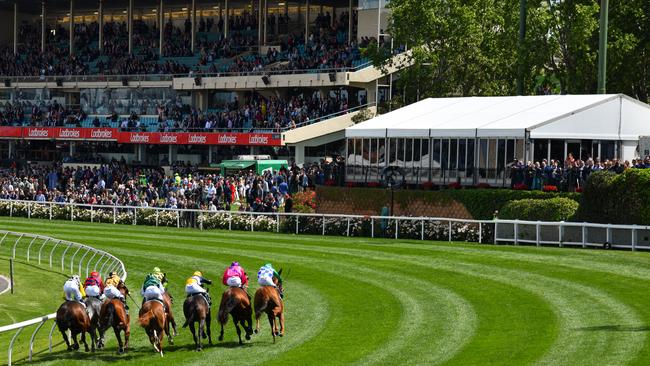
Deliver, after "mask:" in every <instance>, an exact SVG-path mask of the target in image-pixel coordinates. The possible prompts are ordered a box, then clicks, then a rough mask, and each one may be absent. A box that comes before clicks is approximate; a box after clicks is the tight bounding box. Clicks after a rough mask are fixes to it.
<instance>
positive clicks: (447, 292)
mask: <svg viewBox="0 0 650 366" xmlns="http://www.w3.org/2000/svg"><path fill="white" fill-rule="evenodd" d="M0 228H2V229H9V230H14V231H20V232H30V233H37V234H44V235H49V236H53V237H56V238H61V239H66V240H71V241H76V242H80V243H84V244H89V245H92V246H94V247H97V248H101V249H105V250H107V251H109V252H111V253H112V254H114V255H116V256H117V257H118V258H120V259H122V260H123V261H124V263H125V265H126V268H127V270H128V280H127V285H128V286H129V287H130V288H131V290H132V293H134V297H135V298H136V300H137V301H139V300H140V296H139V291H138V289H139V287H140V285H141V281H142V278H143V276H144V275H145V274H146V273H148V272H149V271H151V269H152V268H153V267H154V266H159V267H161V268H162V269H163V271H165V272H167V274H168V276H169V278H170V284H169V287H168V289H169V291H170V292H171V293H172V294H173V295H174V296H175V297H176V299H177V301H176V305H175V309H174V310H175V313H176V317H177V320H178V321H179V323H181V324H182V321H183V315H182V311H181V300H182V299H183V285H184V282H185V279H186V278H187V277H188V276H190V275H191V274H192V272H193V271H194V270H202V271H203V273H204V275H205V276H206V277H208V278H210V279H213V280H216V282H219V278H220V276H221V273H222V272H223V269H224V268H225V266H227V265H228V264H229V263H230V262H231V261H232V260H238V261H240V262H241V263H242V265H243V266H244V268H246V269H247V270H248V272H249V273H256V272H257V269H258V268H259V267H260V266H261V265H263V264H264V263H266V262H269V261H270V262H272V263H273V264H274V265H275V266H276V267H277V268H280V267H282V268H284V270H285V272H286V271H288V270H290V273H289V274H288V276H287V278H286V280H285V283H286V298H285V300H286V319H287V320H286V335H285V336H284V338H278V341H277V343H276V344H273V343H272V338H271V334H270V331H269V325H268V322H266V321H264V322H263V323H262V332H261V333H260V334H257V335H255V336H253V338H252V340H251V341H250V342H246V344H245V345H244V346H241V347H240V346H239V345H238V344H237V342H236V338H237V336H236V333H235V330H234V326H233V325H232V321H229V323H228V325H227V328H226V339H225V341H224V342H218V341H216V335H217V334H218V325H215V323H216V322H213V328H212V333H213V336H214V337H213V338H214V340H215V344H214V346H207V347H206V348H205V349H204V351H203V352H201V353H198V352H195V351H193V348H194V347H193V342H192V338H191V335H190V333H189V331H188V330H187V329H179V331H180V335H179V336H178V337H177V338H176V344H175V345H174V346H168V345H167V346H168V347H166V350H165V351H166V353H165V358H164V359H162V360H161V359H160V357H159V356H157V355H156V354H155V353H154V351H153V349H152V348H151V346H150V345H149V344H148V341H147V340H146V337H145V334H144V332H143V330H142V329H140V328H139V327H138V326H137V325H136V322H135V321H134V319H132V327H133V328H132V334H131V340H132V344H131V346H132V348H131V350H130V351H129V352H128V353H127V354H126V355H117V353H116V341H115V337H114V335H113V334H112V332H108V333H107V348H106V349H104V350H101V351H99V352H97V353H95V354H86V353H83V352H75V353H69V352H66V351H64V350H63V347H62V346H61V345H58V346H57V347H56V348H55V352H54V353H53V354H52V355H48V354H47V352H41V353H39V354H38V355H37V356H36V361H38V362H39V364H66V365H68V364H73V363H78V364H109V363H110V364H113V363H120V364H145V363H151V362H153V364H196V365H219V364H222V365H223V364H237V365H261V364H264V365H270V364H273V365H329V364H331V365H341V364H359V365H366V364H375V365H393V364H403V365H404V364H405V365H416V364H417V365H434V364H453V365H528V364H543V365H623V364H635V365H648V364H650V292H649V291H648V290H649V289H650V254H649V253H639V252H636V253H635V252H623V251H604V250H580V249H560V248H535V247H512V246H508V247H506V246H492V245H478V244H462V243H451V244H449V243H438V242H417V241H402V240H400V241H396V240H385V239H358V238H343V237H318V236H295V235H286V234H283V235H276V234H269V233H250V232H226V231H216V230H215V231H198V230H192V229H175V228H155V227H143V226H120V225H116V226H115V225H109V224H88V223H71V222H64V221H52V222H49V221H39V220H27V219H9V218H2V219H0ZM0 254H1V256H0V266H1V267H0V274H5V275H6V274H7V267H6V255H7V251H6V248H2V250H0ZM3 256H4V257H3ZM2 258H4V259H5V260H4V261H3V260H1V259H2ZM20 266H22V267H20ZM20 266H19V267H18V272H19V273H18V275H20V273H23V274H24V276H27V277H26V278H38V279H35V280H33V281H23V282H22V284H21V283H18V285H21V286H34V287H35V288H38V291H34V294H35V295H34V297H33V298H29V299H28V300H27V302H25V299H24V297H29V296H30V294H29V292H28V291H23V292H22V295H20V296H21V297H23V298H22V299H21V301H22V303H21V304H22V305H16V302H17V301H18V300H17V299H15V297H16V296H18V295H10V294H3V295H0V325H4V324H7V323H10V322H12V320H13V319H16V320H24V319H27V318H30V317H33V316H34V314H35V313H36V314H45V313H50V312H54V311H55V310H56V309H55V308H56V305H58V304H59V303H60V298H61V290H60V289H61V287H62V280H63V277H62V276H61V275H60V274H55V273H50V272H43V273H39V272H38V271H39V269H36V268H31V267H30V266H25V265H22V264H20ZM30 268H31V270H30ZM21 269H22V270H21ZM48 270H49V268H48ZM26 271H27V274H25V272H26ZM30 276H31V277H30ZM253 287H256V284H254V285H253ZM17 290H19V288H18V287H17ZM211 290H212V291H211V292H212V294H213V297H218V296H219V295H218V294H220V292H221V291H223V286H221V285H219V284H216V285H213V286H212V288H211ZM253 290H254V289H253ZM12 296H14V297H12ZM24 303H29V304H31V305H29V306H25V305H24ZM217 306H218V305H217ZM131 309H132V313H135V312H137V309H136V307H135V305H133V303H131ZM214 313H216V306H215V308H214ZM214 313H213V316H214ZM47 328H48V329H49V327H47ZM26 333H27V335H23V336H21V341H23V343H22V344H23V347H24V344H25V343H24V342H25V338H26V337H28V335H29V334H31V332H30V331H27V332H26ZM45 333H47V332H45ZM59 340H60V335H57V336H56V341H57V342H58V341H59ZM7 344H8V342H7V336H6V335H3V336H2V337H0V352H1V353H0V355H1V356H0V363H2V362H4V360H5V357H6V356H5V354H6V345H7ZM37 346H39V347H40V349H41V350H42V349H43V348H44V345H43V344H39V345H37ZM18 353H19V356H20V358H23V357H24V354H25V352H24V349H23V350H22V351H21V350H18ZM75 361H78V362H75ZM161 361H163V362H162V363H161Z"/></svg>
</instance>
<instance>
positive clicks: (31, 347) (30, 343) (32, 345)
mask: <svg viewBox="0 0 650 366" xmlns="http://www.w3.org/2000/svg"><path fill="white" fill-rule="evenodd" d="M46 321H47V319H46V318H44V319H43V321H42V322H40V323H39V324H38V327H36V329H34V333H32V336H31V338H29V358H28V359H29V362H32V354H33V353H34V338H36V333H38V331H39V330H40V329H41V327H42V326H43V325H45V322H46Z"/></svg>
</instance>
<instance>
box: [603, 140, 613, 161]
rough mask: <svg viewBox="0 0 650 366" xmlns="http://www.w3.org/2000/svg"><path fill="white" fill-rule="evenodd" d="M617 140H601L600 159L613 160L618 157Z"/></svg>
mask: <svg viewBox="0 0 650 366" xmlns="http://www.w3.org/2000/svg"><path fill="white" fill-rule="evenodd" d="M615 146H616V142H615V141H601V142H600V154H601V155H602V156H601V157H600V161H601V162H603V161H605V160H608V159H609V160H611V159H615V158H616V147H615Z"/></svg>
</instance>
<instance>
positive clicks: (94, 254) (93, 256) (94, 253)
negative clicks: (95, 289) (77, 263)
mask: <svg viewBox="0 0 650 366" xmlns="http://www.w3.org/2000/svg"><path fill="white" fill-rule="evenodd" d="M95 256H97V252H96V251H94V252H93V255H92V256H91V257H90V259H89V260H88V262H86V277H88V269H89V268H90V264H91V263H92V262H93V259H95ZM79 274H80V275H81V273H79Z"/></svg>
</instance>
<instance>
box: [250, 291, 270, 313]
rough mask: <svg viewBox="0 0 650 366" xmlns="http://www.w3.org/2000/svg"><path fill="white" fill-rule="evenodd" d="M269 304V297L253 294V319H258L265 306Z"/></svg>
mask: <svg viewBox="0 0 650 366" xmlns="http://www.w3.org/2000/svg"><path fill="white" fill-rule="evenodd" d="M268 306H269V299H267V298H265V297H264V296H259V297H258V294H257V293H256V294H255V307H254V310H255V319H259V317H260V315H261V314H262V313H263V312H264V311H265V310H266V308H267V307H268Z"/></svg>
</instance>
